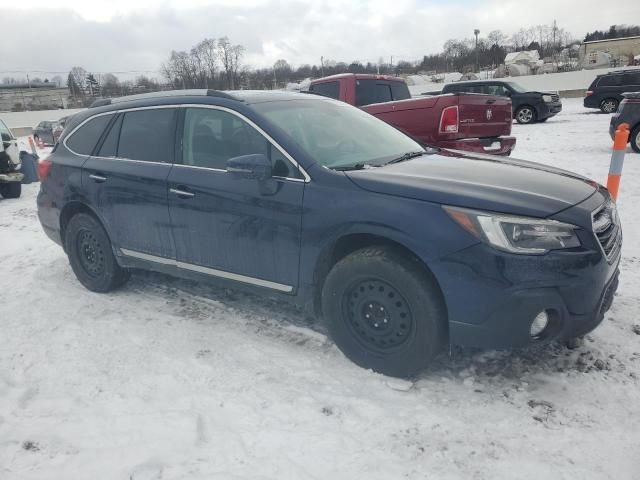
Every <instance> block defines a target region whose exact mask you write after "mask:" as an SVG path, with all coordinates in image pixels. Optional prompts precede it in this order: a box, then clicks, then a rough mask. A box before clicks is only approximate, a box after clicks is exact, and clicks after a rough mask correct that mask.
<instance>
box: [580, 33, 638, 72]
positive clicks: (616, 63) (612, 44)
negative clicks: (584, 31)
mask: <svg viewBox="0 0 640 480" xmlns="http://www.w3.org/2000/svg"><path fill="white" fill-rule="evenodd" d="M599 52H600V53H599ZM602 53H603V54H607V55H609V56H610V58H611V60H610V63H611V64H610V65H608V66H611V67H624V66H626V65H628V64H629V59H630V58H631V59H633V57H635V56H636V55H640V35H639V36H635V37H623V38H610V39H608V40H594V41H592V42H582V45H580V51H579V57H578V58H579V61H580V64H581V65H582V66H583V67H584V68H589V67H591V68H595V67H596V65H593V64H594V63H601V62H602V59H603V55H601V54H602ZM601 66H602V65H597V67H601Z"/></svg>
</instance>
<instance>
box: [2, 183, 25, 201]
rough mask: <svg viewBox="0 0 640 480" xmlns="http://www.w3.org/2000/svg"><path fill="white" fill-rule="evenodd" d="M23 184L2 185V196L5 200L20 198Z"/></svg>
mask: <svg viewBox="0 0 640 480" xmlns="http://www.w3.org/2000/svg"><path fill="white" fill-rule="evenodd" d="M21 194H22V184H21V183H20V182H9V183H0V195H2V196H3V197H4V198H20V195H21Z"/></svg>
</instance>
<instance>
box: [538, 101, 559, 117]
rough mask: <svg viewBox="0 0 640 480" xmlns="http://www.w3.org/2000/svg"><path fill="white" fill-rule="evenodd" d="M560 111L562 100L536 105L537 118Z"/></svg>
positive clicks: (550, 115)
mask: <svg viewBox="0 0 640 480" xmlns="http://www.w3.org/2000/svg"><path fill="white" fill-rule="evenodd" d="M561 111H562V102H549V103H542V104H541V105H540V107H538V119H539V120H542V119H544V118H550V117H553V116H554V115H557V114H558V113H560V112H561Z"/></svg>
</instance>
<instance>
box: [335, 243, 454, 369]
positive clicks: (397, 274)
mask: <svg viewBox="0 0 640 480" xmlns="http://www.w3.org/2000/svg"><path fill="white" fill-rule="evenodd" d="M322 311H323V317H324V319H325V322H326V323H327V327H328V330H329V332H330V334H331V336H332V338H333V340H334V342H335V343H336V345H337V346H338V348H340V350H341V351H342V352H343V353H344V354H345V355H346V356H347V357H348V358H349V359H350V360H352V361H353V362H354V363H356V364H358V365H360V366H361V367H364V368H370V369H372V370H375V371H376V372H380V373H383V374H385V375H390V376H394V377H410V376H413V375H415V374H416V373H418V372H420V371H422V370H424V369H425V368H426V367H428V366H429V364H430V362H431V360H432V359H433V358H434V357H435V356H436V355H437V353H438V352H439V351H440V350H441V348H442V347H443V345H444V344H445V339H446V331H447V328H446V321H447V316H446V310H445V308H444V301H443V299H442V295H441V293H440V289H439V287H438V285H437V283H436V281H435V279H434V278H433V277H432V276H431V275H430V274H429V273H428V272H425V271H424V268H423V267H422V265H420V264H419V263H418V261H417V260H413V259H410V258H407V256H406V255H404V254H402V253H401V252H399V251H396V250H395V249H391V248H387V247H369V248H364V249H362V250H358V251H356V252H354V253H352V254H350V255H348V256H347V257H345V258H343V259H342V260H340V261H339V262H338V263H336V265H334V267H333V268H332V269H331V271H330V272H329V275H328V276H327V278H326V280H325V283H324V286H323V289H322Z"/></svg>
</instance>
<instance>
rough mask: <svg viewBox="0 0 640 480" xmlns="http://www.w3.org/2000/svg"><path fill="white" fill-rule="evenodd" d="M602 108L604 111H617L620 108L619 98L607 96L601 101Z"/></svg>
mask: <svg viewBox="0 0 640 480" xmlns="http://www.w3.org/2000/svg"><path fill="white" fill-rule="evenodd" d="M600 110H602V112H603V113H615V112H616V110H618V100H616V99H615V98H605V99H604V100H602V101H601V102H600Z"/></svg>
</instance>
